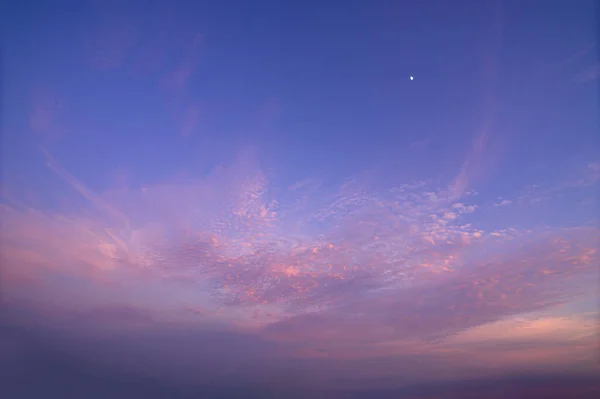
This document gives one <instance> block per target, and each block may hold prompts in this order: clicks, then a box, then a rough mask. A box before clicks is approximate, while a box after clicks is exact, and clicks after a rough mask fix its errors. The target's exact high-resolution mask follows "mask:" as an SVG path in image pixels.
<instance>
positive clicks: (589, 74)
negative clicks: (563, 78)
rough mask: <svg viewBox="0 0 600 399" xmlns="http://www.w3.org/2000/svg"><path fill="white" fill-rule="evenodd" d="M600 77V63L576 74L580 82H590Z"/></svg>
mask: <svg viewBox="0 0 600 399" xmlns="http://www.w3.org/2000/svg"><path fill="white" fill-rule="evenodd" d="M599 77H600V63H599V64H596V65H594V66H591V67H589V68H587V69H586V70H585V71H583V72H581V73H579V74H578V75H577V76H576V79H577V81H579V82H589V81H593V80H596V79H598V78H599Z"/></svg>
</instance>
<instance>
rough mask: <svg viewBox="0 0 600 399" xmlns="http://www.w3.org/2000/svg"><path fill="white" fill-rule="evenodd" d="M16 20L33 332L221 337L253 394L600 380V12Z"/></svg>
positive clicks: (15, 255) (22, 203)
mask: <svg viewBox="0 0 600 399" xmlns="http://www.w3.org/2000/svg"><path fill="white" fill-rule="evenodd" d="M5 8H6V10H5V11H6V12H3V13H2V14H3V23H2V25H3V27H4V28H3V32H2V36H3V38H4V44H3V47H4V48H3V56H2V63H3V66H2V68H3V76H4V77H5V78H4V80H3V84H2V85H3V87H2V90H3V100H2V102H3V105H2V106H3V118H2V129H3V134H2V141H3V142H2V172H3V179H2V180H3V184H2V197H3V202H2V214H3V220H5V222H4V223H3V225H2V227H1V231H2V241H3V247H4V251H3V252H4V254H3V264H4V265H6V266H5V267H4V271H3V274H5V276H6V278H5V279H4V280H5V281H4V282H3V283H2V284H3V289H4V290H5V292H6V293H7V298H8V301H9V303H10V304H11V305H12V306H13V307H15V309H21V308H22V307H25V308H28V309H34V310H33V314H35V315H36V316H35V317H33V319H32V320H29V321H27V323H34V324H35V325H36V326H38V328H39V329H41V330H44V331H46V330H48V331H50V330H51V331H54V332H55V333H56V334H57V335H58V336H60V337H62V339H65V340H69V339H72V338H73V336H77V338H78V339H82V340H84V342H85V340H86V339H95V340H96V341H95V342H98V341H97V340H98V339H105V338H106V337H104V336H103V335H102V334H104V333H99V332H98V331H110V334H114V335H116V337H117V338H115V339H116V340H117V342H119V344H118V345H125V346H126V345H128V344H127V343H128V342H130V341H131V340H135V339H136V337H137V339H138V341H139V342H154V341H156V334H157V331H163V330H162V329H165V328H166V329H167V330H168V331H170V332H168V333H165V334H166V335H160V334H163V333H160V334H159V335H160V336H161V337H162V336H166V337H167V338H166V340H167V341H169V340H172V341H173V342H176V341H177V336H178V335H177V334H192V333H193V332H194V331H203V332H206V331H210V332H211V334H212V333H214V332H215V331H218V332H224V331H225V332H227V334H232V335H231V337H230V338H228V339H229V341H228V342H226V341H227V339H225V340H224V341H223V342H221V343H219V344H218V345H221V346H219V347H218V348H213V349H214V351H215V353H217V352H218V353H221V356H222V357H223V358H229V357H230V358H232V359H238V358H241V357H243V356H246V355H243V356H242V355H241V354H239V353H235V351H234V350H233V349H228V348H230V347H232V346H235V345H237V344H240V345H242V343H245V342H247V345H246V344H244V345H242V346H245V347H248V346H249V347H255V348H263V347H264V348H263V349H264V351H265V352H266V353H268V356H267V358H268V361H267V360H265V359H264V358H263V357H261V356H264V353H263V354H260V353H259V352H261V351H258V350H257V352H252V351H251V352H252V353H251V354H249V355H247V356H250V357H251V358H252V359H253V361H255V362H263V363H261V364H264V366H261V367H260V368H259V369H260V370H258V371H257V370H254V369H253V368H252V367H250V368H248V367H246V366H241V365H239V364H237V363H235V364H236V366H235V367H236V373H238V374H236V375H238V376H239V377H240V378H242V379H243V380H244V381H255V380H256V381H258V380H260V378H263V377H264V375H269V373H272V372H273V370H275V369H278V368H281V367H284V368H285V367H289V370H294V373H297V374H294V375H304V374H302V373H308V371H306V370H305V369H304V368H303V366H301V365H300V364H304V363H302V362H308V363H310V362H315V364H318V365H319V367H318V369H319V370H320V373H321V377H320V378H317V379H316V380H315V381H316V382H315V384H316V385H317V386H331V385H336V384H337V383H336V382H335V381H337V379H335V378H334V377H331V378H332V379H331V380H330V381H328V379H327V376H328V375H331V376H333V375H337V376H346V377H347V376H353V377H352V378H355V379H356V380H357V381H362V380H363V379H364V380H366V381H371V382H373V381H383V380H385V381H388V380H386V378H393V376H394V374H393V373H397V375H402V376H404V377H403V378H404V379H403V381H404V380H405V381H407V383H413V382H414V383H418V382H422V381H435V380H436V377H435V375H436V372H434V371H433V370H434V369H436V370H437V369H438V368H439V369H440V370H442V371H440V372H443V370H446V371H448V370H453V371H452V372H449V371H448V373H450V374H447V375H448V376H450V375H452V378H456V379H465V378H471V377H476V376H481V375H486V376H488V375H489V376H496V375H498V374H503V373H510V372H516V371H518V370H521V371H522V370H526V371H536V372H540V370H541V371H546V372H550V371H552V372H555V371H556V370H559V371H561V372H564V373H567V371H568V370H572V369H573V370H574V369H577V370H583V371H582V373H584V374H585V373H591V372H593V371H594V370H596V371H597V364H596V365H593V362H591V360H590V355H589V348H590V347H591V346H592V345H593V343H594V342H595V341H594V337H595V335H594V334H595V333H594V331H593V327H592V324H590V323H589V320H590V318H591V317H593V316H597V310H596V309H595V307H594V306H592V305H591V304H593V303H595V302H594V301H597V299H598V297H597V285H595V284H592V283H591V282H590V281H597V280H593V279H591V278H595V277H597V276H596V275H595V273H596V272H597V271H596V270H595V269H594V268H593V265H594V264H595V263H597V260H598V258H597V257H598V254H597V244H598V242H597V237H598V231H597V227H598V226H597V212H596V210H597V190H598V178H599V177H600V163H599V162H600V159H599V158H598V130H599V119H598V118H599V117H598V112H597V110H598V106H599V104H598V96H597V84H598V78H599V76H600V75H599V69H598V68H599V65H598V57H597V54H598V53H597V51H598V42H597V40H595V33H596V26H595V24H596V22H597V21H594V19H593V15H594V14H593V8H594V2H593V1H578V2H573V3H567V2H564V1H547V2H541V1H532V2H527V4H525V3H523V2H517V1H504V2H500V1H488V2H483V1H481V2H477V1H461V2H445V1H422V2H394V1H375V2H364V1H350V2H344V3H343V4H342V3H338V2H324V3H321V2H312V1H310V2H275V1H252V2H242V1H232V2H161V1H155V2H142V1H131V2H119V1H116V2H110V3H103V2H88V1H83V2H66V1H64V2H52V4H49V3H47V2H27V4H23V5H18V4H13V5H10V6H7V7H5ZM410 76H414V80H410ZM565 309H567V310H565ZM350 315H351V316H350ZM60 320H62V321H63V322H64V323H67V325H69V323H74V324H73V325H74V327H73V329H70V330H69V329H63V328H58V327H56V325H59V324H60V323H62V322H59V321H60ZM523 320H526V321H523ZM22 322H23V323H25V322H24V321H22ZM129 322H131V323H132V324H131V325H130V324H129ZM527 323H529V324H527ZM366 325H368V326H369V328H365V327H364V326H366ZM524 325H525V327H523V326H524ZM57 331H58V332H57ZM532 331H533V332H534V333H532ZM98 334H99V335H100V336H101V337H100V338H99V337H98ZM107 334H108V333H107ZM169 334H172V335H169ZM532 334H533V335H532ZM111 336H112V335H111ZM169 337H171V338H169ZM184 341H185V340H184ZM107 342H108V341H107ZM110 342H114V341H110ZM161 342H164V340H162V341H161ZM186 342H187V341H186ZM482 342H484V343H485V344H486V345H487V346H486V345H484V347H485V349H483V350H482V349H480V345H483V344H482ZM107 345H108V344H107ZM111 345H112V344H111ZM140 345H142V344H140ZM144 345H146V344H143V345H142V346H141V347H140V348H142V347H144V348H145V346H144ZM149 345H153V344H149ZM154 345H155V346H156V347H157V349H156V350H148V349H144V351H149V352H150V353H151V354H150V355H148V356H150V357H149V358H150V359H151V361H150V362H151V363H152V362H154V363H156V364H158V363H160V362H165V361H166V362H171V363H169V364H173V365H174V366H173V367H174V368H175V369H177V370H178V368H177V367H178V366H177V365H183V364H185V365H188V367H183V366H181V368H182V371H181V373H180V375H179V376H178V377H177V378H179V377H181V378H183V376H185V378H193V376H194V375H195V374H194V372H193V371H194V370H201V369H202V370H203V369H204V367H205V366H206V363H203V360H202V354H201V351H200V352H198V353H195V352H194V353H190V354H186V355H185V356H184V355H181V356H183V357H178V356H179V355H174V354H173V353H169V352H168V351H164V350H162V349H160V348H158V347H161V344H156V343H155V344H154ZM174 345H175V344H174ZM198 345H200V344H199V343H198ZM218 345H217V346H218ZM494 345H496V346H494ZM67 346H68V345H67ZM200 346H201V345H200ZM565 347H566V348H568V351H567V352H568V356H567V352H565ZM415 348H418V349H415ZM494 348H496V349H494ZM497 348H504V349H503V351H500V350H499V349H497ZM523 348H526V349H525V350H524V349H523ZM163 349H164V348H163ZM213 349H211V350H213ZM473 351H475V352H476V353H478V354H479V356H480V357H481V358H480V360H478V361H479V363H477V364H476V363H473V362H472V361H471V360H469V356H470V355H469V353H475V352H473ZM499 351H500V352H499ZM142 352H143V351H142V350H141V349H139V351H138V352H136V350H135V349H132V353H133V354H132V355H131V356H132V358H134V359H138V357H136V356H142ZM175 352H176V353H179V352H177V351H175ZM184 352H185V351H184ZM97 355H98V354H89V353H88V354H87V355H86V356H90V357H94V356H97ZM144 356H145V355H144ZM215 356H216V355H215ZM382 356H383V357H385V358H386V359H387V361H390V362H391V364H394V366H393V367H392V368H391V370H392V371H390V370H379V372H378V370H367V369H365V368H364V367H361V366H360V364H361V363H360V362H361V361H364V360H365V359H379V358H381V357H382ZM413 357H416V358H419V357H421V360H422V364H423V365H424V366H423V367H421V366H419V367H417V368H416V369H407V368H406V367H405V366H403V365H402V364H403V362H404V361H405V360H406V359H407V358H411V359H412V358H413ZM140 358H141V357H140ZM315 359H316V360H315ZM323 359H327V360H323ZM105 360H107V361H108V362H109V363H110V364H120V363H119V362H122V359H121V358H113V359H105ZM232 362H234V361H233V360H232ZM298 362H300V363H298ZM548 362H550V363H552V364H553V367H555V368H556V370H555V369H554V368H552V370H550V367H549V366H547V364H548ZM142 363H143V362H141V361H140V362H137V363H136V360H134V361H132V362H130V363H128V364H127V367H130V368H133V369H138V368H140V367H141V364H142ZM219 364H221V363H219ZM434 364H435V367H434ZM221 366H222V367H223V369H221V368H219V367H221ZM221 366H219V367H215V369H214V370H213V371H214V373H216V374H215V376H214V378H221V377H222V375H224V374H222V373H225V374H227V373H226V372H225V371H223V370H229V369H228V368H227V367H230V366H231V365H228V364H227V362H223V364H222V365H221ZM231 367H233V366H231ZM445 367H448V369H445ZM153 372H155V371H153ZM173 373H174V374H177V372H173ZM220 373H221V374H220ZM261 373H264V375H263V374H261ZM298 373H299V374H298ZM311 373H312V372H311ZM336 373H337V374H336ZM390 373H391V374H390ZM442 374H443V373H442ZM227 375H229V374H227ZM444 375H446V374H444ZM261 376H263V377H261ZM171 377H172V376H171ZM273 378H275V377H273ZM449 378H450V377H449ZM334 380H335V381H334Z"/></svg>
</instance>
